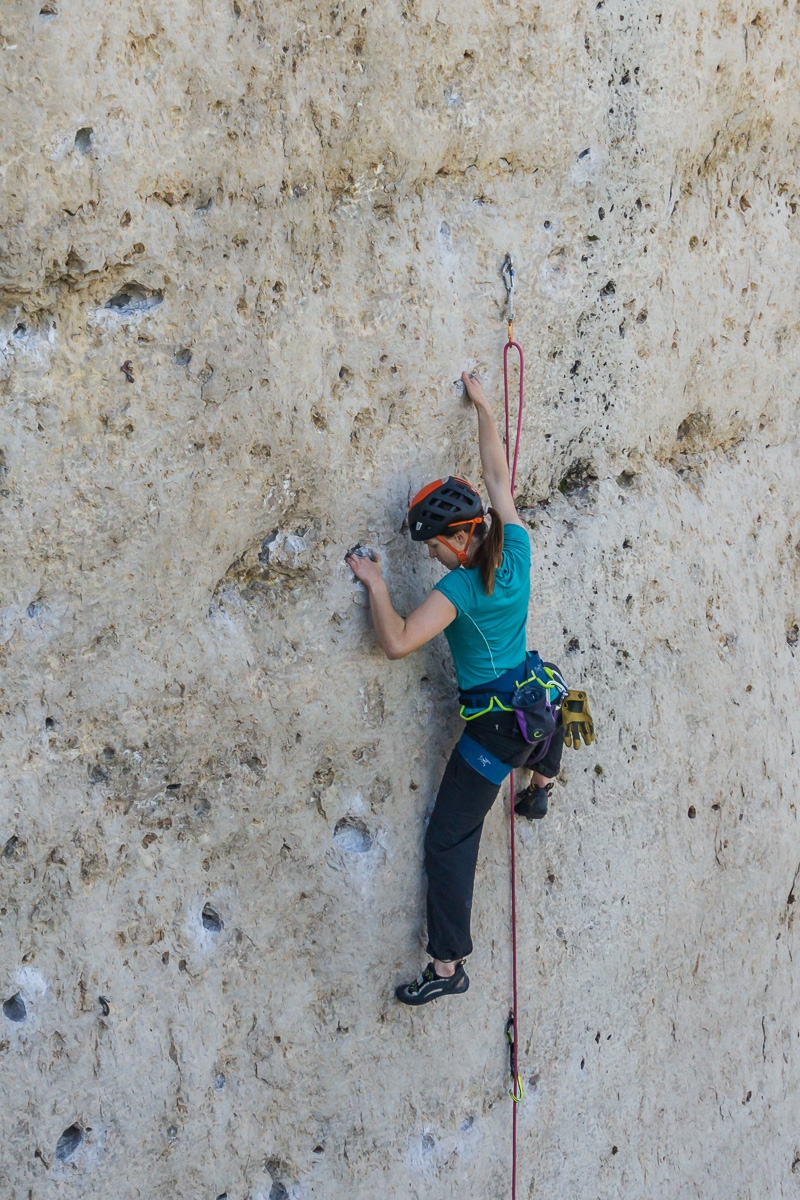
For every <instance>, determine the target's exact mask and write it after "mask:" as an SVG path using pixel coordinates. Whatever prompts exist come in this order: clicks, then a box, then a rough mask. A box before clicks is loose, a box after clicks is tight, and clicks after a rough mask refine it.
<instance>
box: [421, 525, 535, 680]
mask: <svg viewBox="0 0 800 1200" xmlns="http://www.w3.org/2000/svg"><path fill="white" fill-rule="evenodd" d="M436 591H439V592H441V593H442V595H444V596H446V597H447V599H448V600H449V601H450V603H451V604H453V605H454V606H455V608H456V609H457V613H458V615H457V616H456V618H455V620H454V621H451V622H450V624H449V625H448V626H447V628H446V629H445V631H444V635H445V637H446V638H447V641H448V643H449V645H450V652H451V654H452V655H453V662H454V663H455V668H456V676H457V678H458V686H459V688H460V689H461V690H462V691H463V690H464V689H465V688H472V687H477V686H478V685H479V684H482V683H489V682H490V681H491V680H492V679H496V678H497V676H498V675H502V674H503V672H504V671H510V670H512V669H513V668H514V667H518V666H519V665H520V663H522V662H524V661H525V655H526V653H527V648H528V647H527V636H526V629H527V623H528V604H529V602H530V595H531V544H530V539H529V538H528V531H527V530H526V529H524V528H523V527H522V526H521V525H506V526H504V528H503V561H502V563H501V564H500V566H499V567H498V568H497V571H496V572H495V576H494V592H493V593H492V595H491V596H487V595H486V592H485V591H484V587H483V583H482V581H481V574H480V571H479V570H478V568H477V567H459V568H458V570H456V571H450V572H448V574H447V575H446V576H445V577H444V579H440V580H439V582H438V583H437V584H436Z"/></svg>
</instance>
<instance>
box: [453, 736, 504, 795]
mask: <svg viewBox="0 0 800 1200" xmlns="http://www.w3.org/2000/svg"><path fill="white" fill-rule="evenodd" d="M457 749H458V752H459V754H460V755H461V757H462V758H463V759H464V762H465V763H467V765H468V766H470V767H472V769H473V771H477V772H478V774H479V775H482V776H483V778H484V779H488V780H489V781H490V783H496V784H498V785H499V784H501V783H502V782H503V780H504V779H507V778H508V776H509V775H510V774H511V770H512V768H511V767H510V765H509V764H508V763H504V762H503V760H502V759H500V758H498V757H497V755H496V754H492V752H491V750H487V749H486V747H485V746H480V745H479V744H478V743H477V742H476V741H475V739H474V738H471V737H470V736H469V734H468V733H462V735H461V737H460V738H459V739H458V746H457Z"/></svg>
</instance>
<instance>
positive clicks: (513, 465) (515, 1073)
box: [503, 328, 525, 1200]
mask: <svg viewBox="0 0 800 1200" xmlns="http://www.w3.org/2000/svg"><path fill="white" fill-rule="evenodd" d="M509 332H510V328H509ZM512 346H513V347H514V349H515V350H516V351H517V353H518V354H519V404H518V408H517V436H516V438H515V439H514V458H513V462H512V459H511V440H510V438H511V430H510V406H509V398H508V352H509V350H510V349H511V348H512ZM524 373H525V359H524V358H523V355H522V347H521V346H520V345H518V343H517V342H514V341H512V340H511V338H509V340H508V341H507V342H506V347H505V350H504V351H503V383H504V395H505V406H506V463H507V464H508V468H509V474H510V480H511V495H512V496H513V495H514V486H515V484H516V481H517V459H518V457H519V437H520V433H521V432H522V402H523V378H524ZM509 787H510V804H509V808H510V811H511V822H510V829H511V995H512V1009H511V1022H512V1024H511V1032H512V1036H513V1041H512V1043H511V1072H512V1079H513V1088H514V1090H513V1092H512V1093H511V1095H512V1107H513V1126H512V1134H511V1146H512V1149H511V1200H516V1197H517V1108H518V1107H519V1099H521V1096H519V1048H518V1038H517V858H516V844H515V843H516V837H515V832H514V772H513V771H512V772H511V774H510V775H509ZM515 1097H517V1098H515Z"/></svg>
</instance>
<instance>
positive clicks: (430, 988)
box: [394, 962, 469, 1004]
mask: <svg viewBox="0 0 800 1200" xmlns="http://www.w3.org/2000/svg"><path fill="white" fill-rule="evenodd" d="M468 987H469V976H468V975H467V972H466V971H465V970H464V964H463V962H460V963H459V964H458V966H457V967H456V969H455V971H454V972H453V974H452V975H449V976H448V977H447V978H446V979H442V978H441V976H439V975H437V974H436V972H435V971H434V969H433V963H432V962H429V963H428V965H427V967H426V968H425V970H424V971H423V972H422V974H421V975H420V976H418V977H417V978H416V979H415V980H414V982H413V983H402V984H401V985H400V987H399V988H395V992H394V994H395V996H397V999H398V1000H399V1001H400V1003H401V1004H427V1003H428V1001H429V1000H438V998H439V997H440V996H459V995H461V993H462V992H466V990H467V988H468Z"/></svg>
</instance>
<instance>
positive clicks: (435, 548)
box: [425, 529, 467, 571]
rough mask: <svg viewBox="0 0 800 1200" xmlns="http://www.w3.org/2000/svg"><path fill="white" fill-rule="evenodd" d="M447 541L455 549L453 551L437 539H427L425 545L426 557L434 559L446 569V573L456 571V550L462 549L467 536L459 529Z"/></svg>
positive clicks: (457, 565)
mask: <svg viewBox="0 0 800 1200" xmlns="http://www.w3.org/2000/svg"><path fill="white" fill-rule="evenodd" d="M447 540H448V542H450V543H451V544H452V545H453V546H454V547H455V550H451V549H450V546H446V545H445V544H444V542H440V541H439V539H438V538H429V539H428V541H427V542H426V543H425V545H426V546H427V547H428V557H429V558H435V559H436V561H437V562H440V563H441V564H442V566H443V567H447V569H448V571H456V570H458V567H459V562H458V554H457V553H456V550H463V549H464V546H465V545H466V543H467V534H466V533H465V532H464V530H463V529H460V530H459V531H458V532H457V533H453V534H451V535H450V536H449V537H448V538H447Z"/></svg>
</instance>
